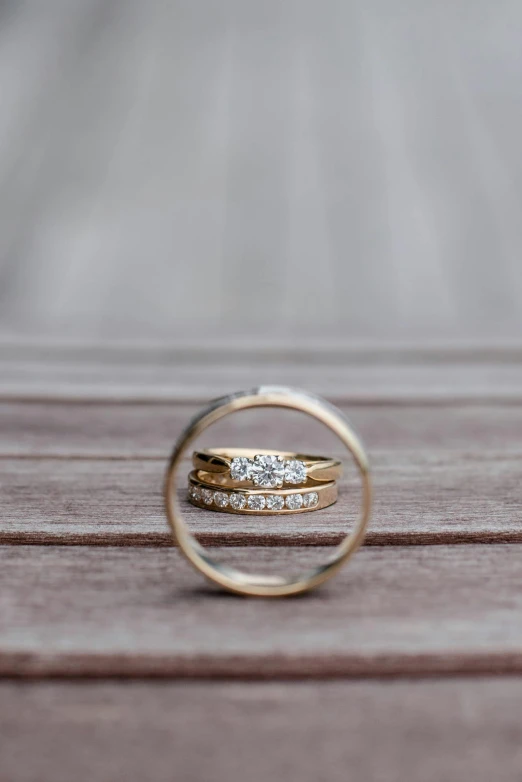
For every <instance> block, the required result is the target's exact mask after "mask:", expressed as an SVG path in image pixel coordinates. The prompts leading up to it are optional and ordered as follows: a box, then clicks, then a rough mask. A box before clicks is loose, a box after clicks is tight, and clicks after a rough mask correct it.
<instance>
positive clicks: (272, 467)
mask: <svg viewBox="0 0 522 782" xmlns="http://www.w3.org/2000/svg"><path fill="white" fill-rule="evenodd" d="M250 470H251V472H250V475H251V477H252V481H253V482H254V485H255V486H262V487H263V488H264V489H275V488H281V486H282V485H283V481H284V477H285V462H284V459H283V458H282V457H281V456H265V455H260V454H257V456H254V460H253V462H252V466H251V468H250Z"/></svg>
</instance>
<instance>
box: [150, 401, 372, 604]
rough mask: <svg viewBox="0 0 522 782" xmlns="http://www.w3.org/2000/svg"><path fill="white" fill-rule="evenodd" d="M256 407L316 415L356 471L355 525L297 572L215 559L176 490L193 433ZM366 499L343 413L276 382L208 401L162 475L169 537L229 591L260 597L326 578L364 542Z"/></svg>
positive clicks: (367, 486) (359, 453)
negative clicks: (319, 560) (257, 570)
mask: <svg viewBox="0 0 522 782" xmlns="http://www.w3.org/2000/svg"><path fill="white" fill-rule="evenodd" d="M255 407H279V408H289V409H291V410H298V411H300V412H302V413H305V414H306V415H309V416H311V417H312V418H315V419H317V420H318V421H321V422H322V423H323V424H324V425H325V426H327V427H328V428H329V429H331V431H332V432H334V434H336V435H337V437H338V438H339V439H340V440H341V442H342V443H343V444H344V445H345V446H346V448H347V449H348V451H349V452H350V453H351V455H352V457H353V459H354V462H355V464H356V466H357V468H358V470H359V474H360V476H361V481H362V503H361V511H360V515H359V519H358V522H357V524H356V527H355V529H354V530H353V532H351V533H350V534H349V535H347V536H346V537H345V538H344V540H343V541H342V542H341V543H340V544H339V546H338V547H337V548H336V549H335V551H334V553H333V555H332V556H331V557H330V558H329V560H328V561H327V562H326V563H325V564H324V565H320V566H319V567H316V568H314V569H313V570H310V571H308V572H306V573H303V574H301V575H298V576H272V575H257V574H255V575H254V574H249V573H245V572H243V571H240V570H237V569H236V568H233V567H230V566H228V565H223V564H221V563H219V562H216V561H214V560H213V559H212V557H211V556H210V555H209V554H208V553H207V551H206V550H205V549H204V548H203V547H202V546H201V545H200V544H199V543H198V541H197V540H196V539H195V537H194V536H193V535H192V534H191V533H190V532H189V530H188V527H187V525H186V523H185V521H184V519H183V515H182V513H181V509H180V507H179V502H178V499H177V496H176V478H177V475H178V471H179V469H180V466H181V463H182V459H183V456H184V454H185V452H186V450H187V448H188V447H189V446H190V444H191V443H192V442H193V441H194V440H195V439H196V437H198V436H199V435H200V434H201V433H202V432H203V431H204V430H205V429H207V428H208V427H209V426H211V425H212V424H214V423H216V421H219V420H220V419H221V418H224V417H225V416H227V415H230V414H231V413H234V412H237V411H238V410H247V409H249V408H255ZM371 503H372V489H371V482H370V475H369V466H368V460H367V458H366V454H365V452H364V449H363V446H362V444H361V442H360V441H359V439H358V437H357V435H356V434H355V433H354V432H353V430H352V429H351V427H350V425H349V424H348V422H347V420H346V419H345V417H344V416H343V414H342V413H341V412H340V411H339V410H337V408H335V407H334V406H333V405H331V404H329V403H328V402H326V401H325V400H324V399H321V398H320V397H318V396H314V395H312V394H309V393H307V392H306V391H299V390H296V389H291V388H281V387H278V386H260V387H259V388H254V389H252V390H251V391H240V392H238V393H236V394H230V395H229V396H225V397H221V398H220V399H215V400H214V401H212V402H210V403H209V404H208V405H207V407H205V408H204V409H203V410H202V411H201V412H200V413H198V414H197V415H196V416H195V417H194V418H193V419H192V420H191V421H190V422H189V424H188V426H187V427H186V429H185V430H184V431H183V432H182V433H181V435H180V437H179V439H178V441H177V443H176V445H175V446H174V450H173V452H172V456H171V458H170V463H169V466H168V469H167V475H166V480H165V505H166V511H167V518H168V521H169V524H170V526H171V529H172V533H173V535H174V541H175V542H176V543H177V544H178V546H179V547H180V549H181V550H182V552H183V553H184V555H185V556H186V558H187V559H188V560H189V562H190V563H191V564H192V565H193V566H194V567H195V568H196V570H199V571H200V572H201V573H202V574H203V575H204V576H206V577H207V578H209V579H210V580H211V581H214V582H215V583H216V584H219V585H220V586H222V587H224V588H225V589H228V590H229V591H230V592H234V593H236V594H241V595H255V596H259V597H283V596H285V595H296V594H300V593H302V592H307V591H308V590H310V589H313V588H314V587H316V586H319V584H322V583H323V582H324V581H326V580H327V579H329V578H331V577H332V576H333V575H334V574H335V573H336V572H337V571H338V570H339V569H340V568H341V567H342V566H343V565H344V563H345V562H347V561H348V559H349V558H350V557H351V555H352V554H354V553H355V551H357V549H358V548H359V546H360V545H361V543H362V542H363V539H364V534H365V531H366V527H367V525H368V521H369V518H370V512H371Z"/></svg>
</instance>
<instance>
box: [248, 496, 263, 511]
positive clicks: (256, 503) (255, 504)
mask: <svg viewBox="0 0 522 782" xmlns="http://www.w3.org/2000/svg"><path fill="white" fill-rule="evenodd" d="M248 507H249V508H250V510H263V508H264V507H265V498H264V497H263V495H262V494H251V495H250V497H249V498H248Z"/></svg>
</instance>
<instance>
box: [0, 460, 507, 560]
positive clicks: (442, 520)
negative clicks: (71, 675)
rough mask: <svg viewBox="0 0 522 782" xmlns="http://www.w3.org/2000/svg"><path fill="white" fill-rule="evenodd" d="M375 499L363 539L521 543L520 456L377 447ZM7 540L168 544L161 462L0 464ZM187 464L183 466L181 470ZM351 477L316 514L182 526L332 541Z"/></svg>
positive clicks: (350, 512) (259, 541) (199, 517)
mask: <svg viewBox="0 0 522 782" xmlns="http://www.w3.org/2000/svg"><path fill="white" fill-rule="evenodd" d="M372 462H373V473H374V485H375V504H374V511H373V516H372V520H371V523H370V528H369V531H368V537H367V542H368V543H377V544H382V543H388V544H396V545H399V544H405V543H407V544H410V543H449V542H464V541H467V542H469V541H474V540H479V541H482V542H484V541H491V540H502V541H520V540H522V505H521V500H520V491H519V483H520V474H521V471H522V452H521V453H519V452H506V453H503V452H491V453H481V452H480V451H477V450H473V451H453V450H451V451H447V452H446V451H441V450H435V451H425V450H422V451H417V450H414V451H410V450H397V451H376V452H374V453H373V458H372ZM0 463H1V468H2V474H1V480H0V502H1V505H2V518H1V519H0V541H1V542H3V543H7V542H10V543H74V544H77V543H82V544H89V543H97V544H117V545H135V544H144V545H146V544H151V543H154V544H165V545H169V544H170V542H171V537H170V533H169V531H168V528H167V523H166V520H165V513H164V508H163V497H162V482H163V476H164V470H165V461H164V460H155V459H147V460H140V459H72V460H68V459H51V458H46V459H30V458H24V459H9V458H4V459H2V460H1V462H0ZM188 470H189V466H188V464H187V472H188ZM356 487H357V483H356V480H355V478H354V479H353V480H351V481H350V482H347V481H343V482H342V488H341V496H340V499H339V501H338V502H337V503H336V504H335V505H333V506H331V507H330V508H327V509H325V510H322V511H317V512H314V513H310V514H306V515H305V514H302V515H301V514H298V515H296V516H286V517H285V518H284V523H282V522H281V519H279V518H278V517H277V516H273V517H263V521H262V524H260V521H259V519H257V518H256V517H254V516H235V515H231V514H230V515H229V514H223V513H213V512H212V511H203V510H201V509H199V508H194V507H193V506H191V505H189V504H188V503H187V502H186V501H185V500H184V495H185V491H184V490H180V492H181V497H182V502H183V508H184V511H185V513H186V515H187V520H188V523H189V525H190V527H191V529H193V530H194V531H195V532H196V533H197V534H198V535H199V536H200V539H201V541H202V542H204V543H207V544H208V543H211V544H214V545H241V544H243V543H249V544H256V545H284V544H299V545H309V544H320V543H331V542H337V541H338V540H339V538H340V536H342V534H343V533H344V532H345V531H346V530H347V529H349V528H350V525H351V524H352V523H353V521H354V519H355V513H356V510H357V502H358V492H357V488H356Z"/></svg>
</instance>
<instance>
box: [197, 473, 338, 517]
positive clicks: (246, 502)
mask: <svg viewBox="0 0 522 782" xmlns="http://www.w3.org/2000/svg"><path fill="white" fill-rule="evenodd" d="M188 499H189V501H190V502H191V503H192V505H197V506H198V507H200V508H208V509H209V510H214V511H221V512H225V513H247V514H248V513H261V514H265V515H269V514H280V513H282V514H284V513H299V512H303V511H312V510H319V509H320V508H326V507H328V506H329V505H332V504H333V503H334V502H335V501H336V500H337V483H336V482H335V481H329V482H328V483H325V484H323V485H322V486H320V487H317V488H316V489H314V490H313V491H310V490H308V489H300V490H297V489H281V490H275V491H265V492H261V491H259V490H257V489H244V488H243V489H241V488H235V489H231V490H229V491H224V490H223V488H222V487H221V486H220V484H213V483H212V482H210V481H209V480H208V476H207V479H206V480H202V479H201V472H198V471H197V470H194V471H193V472H191V473H190V475H189V483H188Z"/></svg>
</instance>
